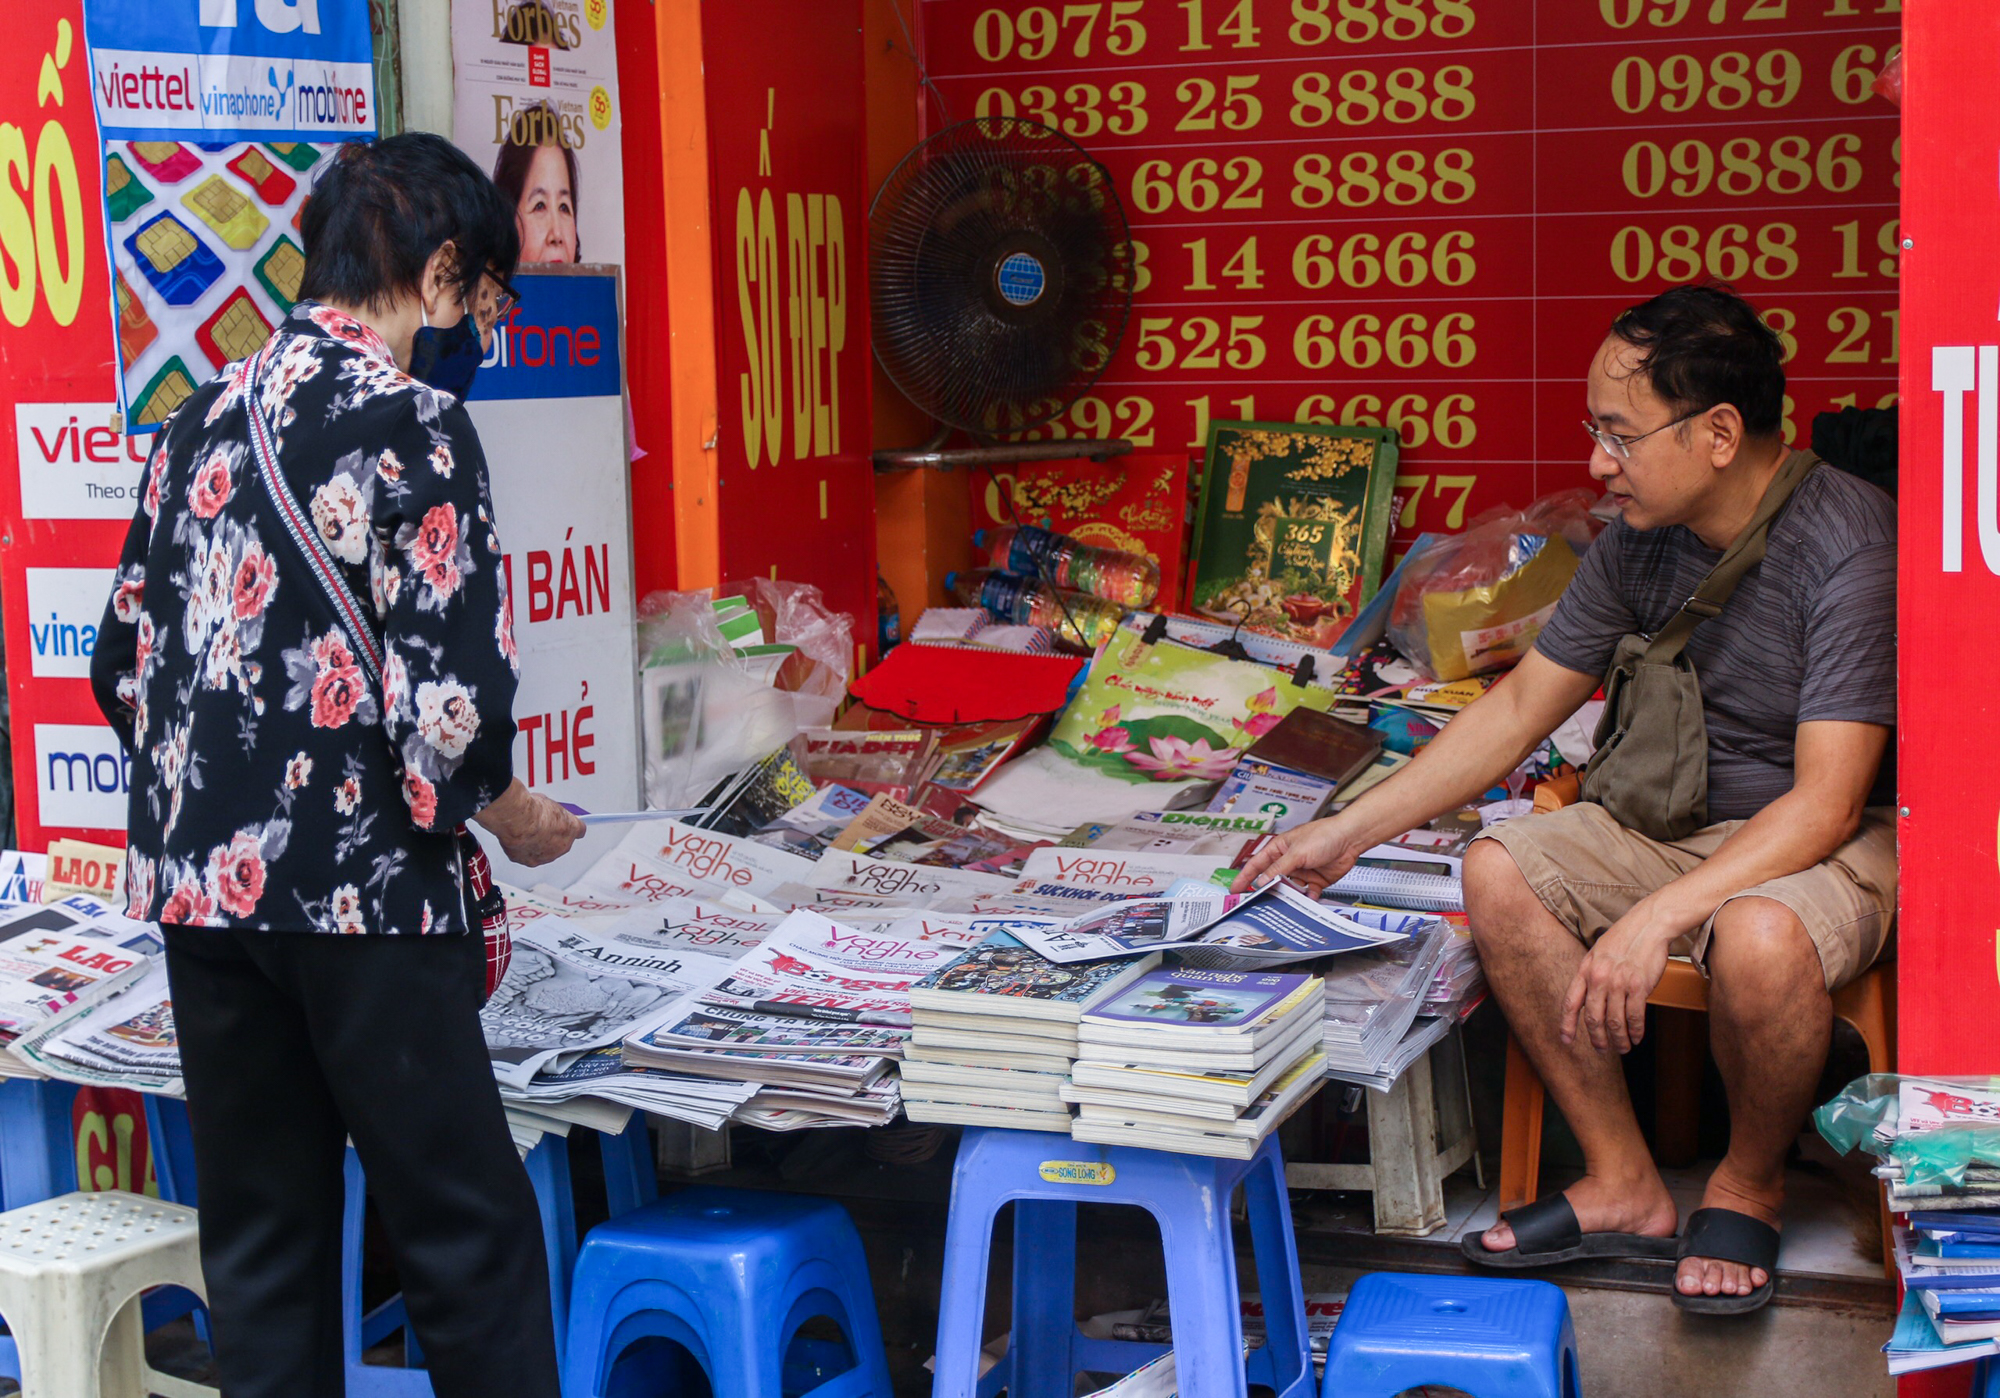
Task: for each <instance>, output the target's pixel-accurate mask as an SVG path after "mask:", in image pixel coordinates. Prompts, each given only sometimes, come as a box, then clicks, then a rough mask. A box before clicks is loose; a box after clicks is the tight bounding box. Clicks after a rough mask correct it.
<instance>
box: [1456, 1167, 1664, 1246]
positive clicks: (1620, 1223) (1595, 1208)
mask: <svg viewBox="0 0 2000 1398" xmlns="http://www.w3.org/2000/svg"><path fill="white" fill-rule="evenodd" d="M1563 1197H1564V1198H1566V1199H1568V1200H1569V1206H1570V1208H1571V1209H1572V1210H1574V1211H1575V1213H1576V1221H1577V1226H1578V1227H1580V1228H1581V1229H1582V1230H1583V1231H1584V1232H1586V1233H1636V1234H1638V1235H1639V1236H1641V1237H1645V1238H1671V1237H1672V1236H1673V1235H1674V1228H1675V1225H1676V1224H1677V1223H1678V1221H1679V1220H1678V1217H1677V1215H1676V1214H1675V1212H1674V1199H1673V1196H1672V1195H1671V1194H1668V1193H1667V1187H1666V1185H1665V1184H1663V1183H1662V1182H1661V1180H1660V1176H1659V1172H1658V1171H1656V1170H1654V1169H1653V1168H1652V1166H1651V1164H1650V1163H1649V1164H1648V1165H1647V1167H1646V1169H1645V1171H1644V1172H1643V1173H1639V1174H1635V1175H1632V1176H1630V1177H1629V1178H1627V1177H1620V1178H1618V1179H1615V1180H1614V1179H1609V1178H1606V1177H1604V1176H1600V1175H1585V1176H1584V1177H1583V1178H1582V1179H1580V1180H1578V1181H1577V1182H1576V1183H1575V1184H1573V1185H1571V1186H1570V1187H1569V1188H1568V1189H1565V1190H1564V1191H1563ZM1480 1241H1481V1242H1482V1243H1484V1244H1485V1246H1486V1250H1487V1251H1488V1252H1505V1251H1507V1249H1509V1248H1511V1247H1513V1246H1514V1229H1513V1227H1512V1226H1511V1225H1510V1224H1508V1222H1507V1221H1506V1220H1505V1219H1502V1220H1501V1221H1500V1222H1498V1223H1496V1224H1494V1225H1493V1226H1492V1227H1491V1228H1489V1229H1487V1230H1486V1232H1485V1233H1483V1234H1481V1235H1480Z"/></svg>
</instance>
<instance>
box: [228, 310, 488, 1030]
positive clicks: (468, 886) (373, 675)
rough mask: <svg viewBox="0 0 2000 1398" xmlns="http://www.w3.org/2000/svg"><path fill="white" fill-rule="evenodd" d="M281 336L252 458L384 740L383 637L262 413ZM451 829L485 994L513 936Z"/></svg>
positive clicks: (248, 411)
mask: <svg viewBox="0 0 2000 1398" xmlns="http://www.w3.org/2000/svg"><path fill="white" fill-rule="evenodd" d="M281 338H282V337H281V336H278V335H273V336H272V337H271V338H270V339H269V340H268V341H266V342H265V345H264V348H263V349H262V350H260V351H259V352H258V354H257V357H256V358H255V359H254V360H252V361H251V362H250V364H249V365H248V366H247V369H246V371H245V380H246V382H245V386H244V391H243V411H244V414H245V416H246V417H248V418H249V420H250V455H251V457H252V459H253V460H255V462H256V464H257V479H258V480H259V482H260V483H261V484H262V485H263V487H264V493H265V494H266V495H267V496H269V497H270V501H271V506H272V508H273V509H275V510H276V511H277V513H278V518H279V519H281V520H282V521H284V525H285V533H286V535H287V536H289V537H290V539H291V541H292V544H293V546H294V548H295V549H296V550H297V552H298V555H299V559H300V561H301V562H303V563H304V564H305V565H306V570H307V571H308V572H310V573H311V574H312V575H313V581H314V582H315V583H317V584H318V585H319V594H320V597H321V598H322V600H324V601H325V602H326V603H327V605H328V607H329V608H331V609H332V612H333V623H334V625H335V626H336V627H337V628H339V629H340V630H341V631H342V632H344V633H345V634H346V636H347V643H348V647H349V649H350V650H351V651H352V652H353V655H354V658H355V661H356V663H357V664H359V665H360V667H361V671H362V673H363V674H365V675H366V676H367V677H368V683H369V684H370V685H372V686H373V687H374V690H375V697H376V703H377V705H378V706H380V708H381V710H382V715H383V722H384V725H385V726H384V730H383V737H384V739H386V738H387V737H388V731H387V727H386V724H387V720H388V712H389V710H388V696H387V694H386V693H385V692H384V690H383V688H382V657H383V647H382V641H381V638H380V637H378V636H377V635H376V634H375V628H374V626H373V625H372V624H371V623H370V621H369V619H368V609H367V608H366V607H365V606H363V605H362V601H361V599H360V598H359V597H358V596H356V595H355V592H354V589H353V588H352V587H350V586H348V583H347V578H346V575H345V574H343V573H342V572H341V571H340V564H339V562H338V561H337V560H335V558H334V556H333V555H332V553H330V552H329V551H328V550H327V547H326V543H325V541H324V540H322V539H321V538H320V536H319V531H318V530H317V529H315V528H314V527H313V522H312V520H311V518H310V517H309V516H308V515H307V514H306V512H305V511H304V510H303V509H302V508H300V506H299V500H298V497H297V496H296V495H294V494H293V493H292V487H291V483H290V482H289V481H287V480H286V479H285V475H284V472H283V471H282V470H280V469H279V466H278V452H277V444H276V443H275V442H274V441H273V440H272V436H271V424H270V423H269V422H268V421H266V420H265V417H264V406H263V404H264V400H263V397H262V394H261V393H260V392H259V389H260V387H261V384H262V381H263V377H264V370H265V368H266V367H267V366H268V365H269V363H270V361H271V359H272V358H273V357H274V356H275V354H276V352H277V347H278V341H279V340H280V339H281ZM390 751H391V755H392V756H393V757H394V758H395V761H396V763H397V765H398V766H400V765H401V763H402V755H401V754H400V753H396V752H395V750H394V747H393V745H392V746H391V749H390ZM453 833H454V835H455V836H456V837H457V840H458V856H459V866H460V873H461V878H462V880H463V882H464V885H465V891H466V912H467V915H468V920H469V922H470V923H471V925H472V926H474V927H477V928H479V929H480V932H481V933H482V935H483V936H484V937H485V940H486V993H487V995H488V996H491V995H492V994H493V991H494V988H495V987H496V986H498V985H499V984H500V980H501V977H503V976H505V975H506V974H507V966H508V963H509V961H510V960H511V959H512V955H513V946H514V943H513V938H512V936H511V935H510V934H509V933H508V931H507V906H506V900H505V898H504V897H503V896H502V894H501V893H500V890H499V889H498V887H496V886H495V884H494V881H493V866H492V864H491V863H490V862H489V861H488V859H487V858H486V851H485V850H484V849H482V848H481V847H480V844H479V841H477V840H475V839H473V838H472V833H471V832H470V831H469V830H467V829H466V828H465V827H464V826H462V825H461V826H459V827H458V828H457V829H456V830H455V831H454V832H453Z"/></svg>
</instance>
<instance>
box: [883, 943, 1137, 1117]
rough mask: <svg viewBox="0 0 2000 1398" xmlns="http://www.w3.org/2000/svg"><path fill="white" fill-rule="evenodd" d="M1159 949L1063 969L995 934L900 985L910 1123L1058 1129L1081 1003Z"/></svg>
mask: <svg viewBox="0 0 2000 1398" xmlns="http://www.w3.org/2000/svg"><path fill="white" fill-rule="evenodd" d="M1159 960H1160V958H1159V953H1157V952H1154V953H1152V954H1150V955H1146V956H1141V957H1137V958H1133V959H1130V960H1120V961H1098V962H1093V963H1091V964H1088V965H1078V966H1063V965H1059V964H1057V963H1056V962H1053V961H1050V960H1049V959H1048V958H1047V957H1044V956H1041V955H1039V954H1037V953H1036V952H1033V951H1031V950H1029V949H1028V948H1027V947H1025V946H1023V945H1022V944H1021V943H1020V942H1018V941H1016V940H1015V939H1014V938H1013V937H1011V936H1009V935H1008V934H1007V933H1005V932H996V933H994V934H992V935H991V936H989V937H987V938H986V939H985V940H984V941H982V942H981V943H980V944H979V945H978V947H976V948H975V949H974V950H973V951H972V953H971V955H969V956H967V957H966V958H965V959H964V960H963V961H960V962H958V963H957V964H956V965H953V966H949V967H946V968H944V969H942V970H940V971H938V972H937V973H935V974H933V975H930V976H927V977H925V978H924V979H923V980H921V981H919V982H918V983H917V984H916V985H914V986H912V987H911V988H910V1014H911V1029H910V1043H909V1047H908V1049H907V1050H906V1051H905V1053H904V1056H903V1063H902V1077H903V1112H904V1114H905V1115H906V1116H908V1117H909V1119H910V1120H911V1121H921V1122H940V1123H955V1124H958V1125H965V1126H1007V1127H1013V1128H1015V1129H1018V1130H1024V1131H1068V1130H1069V1129H1070V1116H1069V1108H1068V1106H1066V1105H1065V1104H1064V1102H1063V1098H1062V1089H1063V1087H1064V1085H1065V1083H1066V1082H1067V1080H1068V1074H1069V1070H1070V1064H1071V1062H1072V1061H1073V1060H1074V1059H1075V1058H1076V1055H1077V1021H1078V1018H1079V1017H1080V1016H1081V1014H1082V1012H1083V1007H1084V1005H1085V1004H1087V1003H1089V1002H1090V1001H1092V1000H1093V999H1095V998H1097V997H1098V996H1100V995H1104V994H1107V993H1115V992H1117V991H1118V990H1120V989H1122V988H1124V987H1125V986H1127V985H1129V984H1131V983H1133V982H1134V981H1136V980H1137V979H1139V978H1140V977H1142V976H1144V975H1146V974H1147V973H1148V972H1150V971H1151V970H1152V969H1153V968H1154V967H1155V966H1157V965H1158V964H1159Z"/></svg>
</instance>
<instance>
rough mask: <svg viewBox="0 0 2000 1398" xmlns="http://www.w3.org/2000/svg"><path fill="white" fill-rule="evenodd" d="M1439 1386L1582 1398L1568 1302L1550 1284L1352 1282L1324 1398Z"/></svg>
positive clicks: (1506, 1396)
mask: <svg viewBox="0 0 2000 1398" xmlns="http://www.w3.org/2000/svg"><path fill="white" fill-rule="evenodd" d="M1425 1384H1438V1385H1442V1386H1445V1387H1450V1388H1459V1389H1463V1390H1464V1391H1465V1392H1467V1393H1471V1394H1475V1395H1477V1398H1582V1394H1583V1380H1582V1378H1581V1377H1580V1376H1579V1374H1578V1372H1577V1357H1576V1331H1575V1330H1574V1329H1573V1328H1572V1327H1571V1325H1570V1319H1569V1299H1568V1298H1567V1297H1565V1296H1564V1295H1563V1294H1562V1290H1561V1288H1560V1287H1555V1286H1551V1285H1549V1283H1547V1282H1543V1281H1527V1280H1516V1279H1511V1278H1504V1277H1438V1276H1408V1275H1403V1274H1400V1273H1395V1272H1373V1273H1370V1274H1369V1275H1368V1276H1365V1277H1363V1278H1362V1279H1361V1280H1360V1281H1358V1282H1356V1283H1355V1284H1354V1289H1353V1290H1351V1291H1350V1292H1348V1294H1347V1305H1346V1306H1345V1307H1344V1308H1343V1309H1342V1310H1341V1313H1340V1323H1339V1324H1338V1325H1336V1326H1335V1327H1334V1331H1333V1340H1332V1343H1331V1344H1330V1345H1329V1346H1328V1349H1327V1356H1326V1386H1325V1389H1324V1392H1323V1398H1391V1396H1392V1395H1394V1394H1398V1393H1401V1392H1403V1391H1404V1390H1405V1389H1410V1388H1417V1387H1420V1386H1422V1385H1425Z"/></svg>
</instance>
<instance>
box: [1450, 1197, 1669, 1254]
mask: <svg viewBox="0 0 2000 1398" xmlns="http://www.w3.org/2000/svg"><path fill="white" fill-rule="evenodd" d="M1500 1217H1501V1218H1503V1219H1505V1220H1506V1221H1507V1224H1508V1226H1509V1227H1511V1228H1512V1229H1513V1230H1514V1246H1513V1247H1511V1248H1505V1249H1502V1250H1501V1251H1499V1252H1495V1251H1493V1250H1492V1249H1491V1248H1489V1247H1487V1246H1486V1244H1485V1243H1483V1242H1481V1241H1480V1235H1479V1234H1478V1233H1469V1234H1467V1235H1466V1236H1465V1238H1464V1239H1463V1240H1462V1241H1461V1242H1460V1243H1459V1247H1460V1248H1461V1249H1462V1250H1463V1251H1464V1253H1465V1256H1466V1258H1467V1259H1468V1260H1469V1261H1472V1262H1476V1263H1478V1264H1479V1265H1480V1266H1481V1267H1498V1268H1503V1269H1509V1270H1512V1269H1517V1268H1525V1267H1550V1266H1554V1265H1555V1264H1556V1263H1558V1262H1574V1261H1577V1260H1579V1259H1584V1258H1608V1257H1610V1258H1647V1259H1656V1260H1660V1261H1667V1260H1671V1259H1672V1258H1673V1257H1675V1256H1676V1255H1677V1254H1676V1251H1675V1240H1674V1239H1673V1238H1648V1237H1645V1236H1644V1235H1642V1234H1639V1233H1586V1232H1584V1231H1583V1227H1582V1225H1581V1224H1579V1223H1578V1222H1577V1221H1576V1210H1575V1209H1573V1208H1571V1207H1570V1204H1569V1200H1568V1199H1567V1198H1565V1197H1564V1196H1562V1195H1560V1194H1551V1195H1550V1196H1549V1197H1548V1198H1546V1199H1537V1200H1536V1201H1535V1202H1534V1203H1532V1204H1523V1205H1521V1207H1520V1208H1518V1209H1509V1210H1507V1212H1505V1213H1503V1214H1501V1215H1500Z"/></svg>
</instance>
